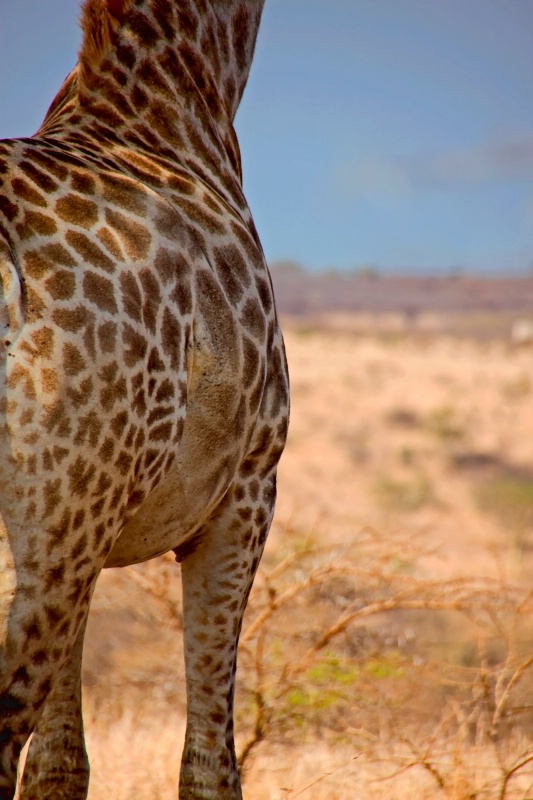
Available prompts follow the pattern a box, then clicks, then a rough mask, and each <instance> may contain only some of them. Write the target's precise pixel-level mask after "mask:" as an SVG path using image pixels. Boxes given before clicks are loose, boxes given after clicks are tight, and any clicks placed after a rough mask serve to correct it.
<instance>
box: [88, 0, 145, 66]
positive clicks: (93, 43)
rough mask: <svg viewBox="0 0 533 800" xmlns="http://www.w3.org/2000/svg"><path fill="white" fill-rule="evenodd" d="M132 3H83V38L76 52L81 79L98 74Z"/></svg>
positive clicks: (129, 0)
mask: <svg viewBox="0 0 533 800" xmlns="http://www.w3.org/2000/svg"><path fill="white" fill-rule="evenodd" d="M133 3H134V0H85V2H84V4H83V6H82V11H81V29H82V33H83V38H82V44H81V49H80V53H79V64H80V72H81V75H82V77H83V78H87V77H88V76H89V75H90V73H91V72H93V73H94V72H97V71H98V68H99V66H100V64H101V63H102V61H103V60H104V59H105V57H106V56H107V55H108V53H109V51H110V50H111V47H112V44H113V40H114V36H115V34H116V32H117V31H118V29H119V28H120V26H121V25H122V24H123V22H124V21H125V19H126V16H127V13H128V11H129V9H130V8H131V6H132V5H133Z"/></svg>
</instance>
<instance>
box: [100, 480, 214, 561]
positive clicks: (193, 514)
mask: <svg viewBox="0 0 533 800" xmlns="http://www.w3.org/2000/svg"><path fill="white" fill-rule="evenodd" d="M206 489H207V487H202V486H201V485H197V486H195V485H194V484H193V485H192V486H189V487H187V486H186V484H185V481H184V480H183V478H182V477H181V476H180V475H179V474H177V473H174V474H172V475H170V476H168V477H167V478H166V479H165V480H164V482H163V483H162V484H160V485H159V486H158V487H157V489H155V490H154V491H153V492H152V493H151V494H150V496H149V497H148V498H147V499H146V500H145V501H144V503H143V504H142V506H141V507H140V508H139V509H138V511H137V512H136V513H135V515H134V516H133V517H132V518H131V519H130V520H129V521H128V522H127V523H126V524H125V526H124V528H123V529H122V532H121V534H120V536H119V537H118V539H117V541H116V542H115V544H114V546H113V548H112V550H111V552H110V553H109V555H108V557H107V560H106V563H105V565H104V566H105V567H125V566H128V565H130V564H139V563H140V562H142V561H148V560H149V559H150V558H156V557H157V556H160V555H162V554H163V553H167V552H168V551H169V550H172V549H174V548H175V547H179V546H180V545H182V544H184V543H185V542H186V541H187V540H188V539H190V538H191V537H192V536H193V535H194V532H195V531H196V530H197V528H198V527H199V526H200V525H201V524H202V522H204V520H205V519H207V517H208V516H209V514H210V513H212V509H213V507H214V506H216V504H217V502H218V500H219V498H217V497H216V496H214V497H213V496H210V495H212V492H209V491H206ZM199 499H201V502H200V503H199V502H198V500H199Z"/></svg>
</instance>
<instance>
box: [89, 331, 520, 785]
mask: <svg viewBox="0 0 533 800" xmlns="http://www.w3.org/2000/svg"><path fill="white" fill-rule="evenodd" d="M287 350H288V356H289V363H290V365H291V373H292V375H291V377H292V388H293V413H292V426H291V434H290V439H289V444H288V448H287V452H286V455H285V456H284V459H283V461H282V465H281V469H280V478H279V504H278V513H277V517H276V520H275V524H274V526H273V530H272V533H271V537H270V540H269V544H268V546H267V552H266V554H265V558H264V560H263V563H262V565H261V568H260V573H259V575H258V579H257V581H256V584H255V586H254V590H253V594H252V597H251V601H250V605H249V609H248V612H247V616H246V621H245V626H244V628H243V635H242V645H241V649H240V656H239V659H240V661H239V687H238V697H237V708H236V716H237V726H236V727H237V731H238V736H239V738H238V742H237V746H238V751H239V753H240V758H241V763H242V766H243V773H244V780H245V782H244V793H245V797H247V798H249V800H252V799H253V800H293V798H300V797H301V798H305V800H333V798H335V800H339V799H340V800H344V799H346V800H349V798H353V797H356V796H357V797H361V798H365V799H366V798H368V799H369V800H373V799H374V798H380V800H381V799H382V798H383V799H384V800H386V798H395V799H396V798H399V799H400V800H401V798H404V797H405V798H407V797H413V796H415V797H417V798H446V800H466V798H471V799H473V798H476V799H479V800H514V798H521V799H522V800H526V799H527V798H532V797H533V761H532V759H533V744H532V741H531V736H530V732H531V729H532V723H533V709H532V708H531V705H532V703H531V698H532V697H533V673H532V670H533V667H532V663H531V655H532V650H531V647H530V645H529V643H530V641H531V638H532V637H531V627H532V626H531V622H530V617H531V610H532V608H531V606H532V598H531V597H530V595H529V593H528V591H529V586H530V585H531V577H532V572H533V560H532V550H531V548H530V535H531V533H532V524H533V522H532V520H531V516H530V514H531V506H530V500H531V495H530V473H529V472H528V470H527V465H528V460H529V461H530V455H531V453H530V447H531V440H532V438H533V414H531V380H530V374H531V369H530V362H531V355H532V354H531V351H530V350H527V348H523V349H516V350H512V349H510V348H509V346H508V345H507V344H506V343H505V342H504V341H500V342H498V341H494V340H493V341H491V342H489V343H482V342H476V341H469V340H466V339H458V338H454V339H451V338H450V339H447V338H445V337H443V336H435V337H431V336H429V335H425V336H424V337H419V338H413V337H411V336H406V335H404V334H402V333H401V332H400V333H399V334H398V335H397V336H396V337H395V338H394V340H392V339H391V338H390V337H385V338H380V336H367V335H361V334H360V333H357V334H354V333H350V332H349V331H346V330H343V329H336V330H330V331H319V330H314V329H312V328H309V329H307V330H305V331H304V332H303V333H302V332H301V331H300V332H298V331H294V332H292V331H290V330H289V331H288V334H287ZM509 481H510V482H511V483H512V484H513V485H512V486H511V487H510V484H509ZM517 481H518V483H519V484H520V486H518V484H517ZM524 487H525V488H524ZM517 498H518V499H517ZM84 678H85V686H86V692H85V706H86V714H85V716H86V721H87V726H86V727H87V740H88V748H89V753H90V759H91V762H92V784H91V791H90V795H89V797H90V800H101V799H102V798H106V800H107V798H109V797H113V798H114V799H115V800H123V798H124V800H126V798H127V799H128V800H129V798H135V800H144V799H145V798H146V800H148V798H149V800H157V798H161V800H166V798H170V797H175V796H176V782H177V775H178V772H179V761H180V756H181V747H182V742H183V711H184V680H183V665H182V651H181V601H180V584H179V570H178V568H177V566H176V564H175V563H174V562H173V560H172V559H170V558H164V559H161V560H158V562H152V563H150V564H146V565H142V566H140V567H135V568H131V569H128V570H122V571H110V572H109V573H106V574H105V575H104V576H103V578H102V581H101V585H100V587H99V590H98V592H97V595H96V598H95V604H94V613H93V617H92V622H91V625H90V629H89V636H88V641H87V648H86V660H85V669H84Z"/></svg>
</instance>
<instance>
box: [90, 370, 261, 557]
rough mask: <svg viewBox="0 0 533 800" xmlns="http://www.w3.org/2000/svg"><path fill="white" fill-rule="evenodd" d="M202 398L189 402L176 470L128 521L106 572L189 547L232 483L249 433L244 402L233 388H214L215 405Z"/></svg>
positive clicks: (204, 397) (251, 426) (250, 426)
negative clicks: (187, 543) (222, 412)
mask: <svg viewBox="0 0 533 800" xmlns="http://www.w3.org/2000/svg"><path fill="white" fill-rule="evenodd" d="M206 394H207V393H206V392H199V393H197V396H196V400H198V399H199V400H200V402H195V401H194V398H193V399H191V402H190V405H189V409H188V412H187V418H186V423H185V430H184V434H183V438H182V440H181V441H180V443H179V446H178V452H177V458H176V462H175V466H173V468H172V471H171V472H170V473H169V474H167V475H166V476H165V478H164V479H163V480H162V481H161V483H160V484H159V485H158V486H157V487H156V488H155V489H154V490H153V491H152V492H150V494H149V495H148V496H147V497H146V499H145V500H144V501H143V503H142V505H141V506H140V507H139V508H138V509H137V510H136V511H135V513H134V514H133V516H131V517H130V518H129V519H128V518H127V519H126V522H125V524H124V527H123V528H122V531H121V533H120V535H119V537H118V539H117V540H116V542H115V544H114V545H113V548H112V550H111V551H110V553H109V555H108V558H107V561H106V563H105V566H106V567H121V566H127V565H129V564H136V563H140V562H141V561H147V560H148V559H150V558H155V557H156V556H159V555H162V554H163V553H166V552H168V551H169V550H173V549H174V548H177V547H180V546H181V545H183V544H185V543H186V542H188V541H189V540H190V539H191V538H192V537H193V536H194V534H195V533H196V531H197V530H198V529H199V528H200V527H201V526H202V524H203V523H204V522H205V521H206V520H207V519H208V518H209V517H210V516H211V515H212V514H213V511H214V510H215V509H216V507H217V505H218V504H219V503H220V501H221V500H222V498H223V497H224V495H225V494H226V492H227V490H228V488H229V487H230V485H231V483H232V482H233V480H234V477H235V473H236V471H237V469H238V466H239V464H240V462H241V460H242V458H243V455H244V450H245V448H246V442H247V441H248V440H249V435H246V433H245V435H244V436H243V432H246V431H249V432H250V433H251V429H252V428H253V423H251V420H250V419H248V417H247V415H246V413H245V412H244V407H245V404H244V402H242V401H241V402H239V400H238V399H237V400H235V398H239V397H240V392H239V391H238V387H237V386H236V385H235V383H233V382H232V383H231V384H228V385H227V386H226V387H225V389H222V387H221V386H220V385H219V386H218V391H215V392H214V395H215V397H216V398H217V402H216V404H215V403H213V402H207V401H208V400H209V398H208V397H206V396H205V395H206ZM198 395H199V397H198ZM229 396H231V397H232V398H233V401H234V402H233V404H232V403H230V402H229V399H228V397H229ZM221 399H222V407H221V403H220V400H221ZM215 405H216V406H217V407H218V408H215ZM232 405H233V406H234V407H233V408H232V407H231V406H232ZM222 409H223V410H224V415H225V419H223V417H222V415H221V411H222ZM243 412H244V413H243ZM243 416H244V418H243ZM239 434H240V435H239Z"/></svg>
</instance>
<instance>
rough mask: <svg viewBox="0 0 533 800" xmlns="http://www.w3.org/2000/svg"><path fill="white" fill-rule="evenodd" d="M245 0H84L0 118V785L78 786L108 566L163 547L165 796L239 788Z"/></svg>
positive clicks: (254, 25) (247, 480)
mask: <svg viewBox="0 0 533 800" xmlns="http://www.w3.org/2000/svg"><path fill="white" fill-rule="evenodd" d="M263 3H264V0H85V2H84V3H83V6H82V12H81V25H82V31H83V37H82V45H81V49H80V52H79V60H78V63H77V65H76V67H75V68H74V70H73V71H72V72H71V73H70V75H69V76H68V77H67V79H66V80H65V82H64V84H63V86H62V87H61V89H60V91H59V93H58V95H57V96H56V98H55V100H54V101H53V103H52V105H51V107H50V109H49V111H48V113H47V115H46V117H45V120H44V122H43V124H42V126H41V127H40V129H39V130H38V132H37V133H36V134H35V136H34V137H32V138H26V139H15V140H4V141H1V142H0V565H1V568H0V800H8V799H11V798H13V796H14V791H15V784H16V773H17V765H18V759H19V754H20V751H21V748H22V747H23V745H24V744H25V742H26V741H27V740H28V738H29V736H30V734H31V733H32V732H33V737H32V740H31V745H30V749H29V753H28V757H27V762H26V766H25V769H24V775H23V777H22V789H21V797H22V798H23V800H30V798H31V800H44V799H45V798H54V800H61V799H62V798H65V800H66V799H67V798H68V800H79V799H80V798H85V797H86V796H87V791H88V780H89V766H88V760H87V755H86V751H85V746H84V743H83V722H82V715H81V699H80V666H81V655H82V649H83V636H84V631H85V624H86V621H87V615H88V610H89V605H90V601H91V596H92V593H93V590H94V586H95V582H96V580H97V577H98V575H99V573H100V571H101V569H103V568H104V567H121V566H125V565H129V564H134V563H139V562H142V561H145V560H147V559H151V558H154V557H156V556H158V555H161V554H163V553H166V552H169V551H174V553H175V555H176V560H177V561H179V562H181V571H182V583H183V615H184V653H185V673H186V692H187V727H186V736H185V744H184V750H183V756H182V763H181V771H180V779H179V797H180V798H181V799H182V800H185V799H188V800H193V799H194V800H214V799H215V798H217V800H236V799H238V798H241V797H242V791H241V787H240V779H239V774H238V769H237V764H236V757H235V748H234V740H233V697H234V683H235V670H236V651H237V643H238V638H239V632H240V627H241V623H242V617H243V613H244V609H245V606H246V603H247V598H248V594H249V591H250V588H251V585H252V581H253V579H254V575H255V572H256V569H257V566H258V563H259V560H260V558H261V555H262V551H263V547H264V543H265V539H266V536H267V533H268V529H269V526H270V523H271V519H272V514H273V510H274V503H275V496H276V470H277V464H278V461H279V458H280V456H281V453H282V451H283V448H284V444H285V439H286V434H287V425H288V401H289V391H288V376H287V366H286V359H285V354H284V346H283V340H282V335H281V332H280V329H279V326H278V320H277V315H276V309H275V303H274V297H273V291H272V284H271V281H270V277H269V273H268V269H267V267H266V264H265V260H264V255H263V252H262V249H261V245H260V242H259V239H258V236H257V233H256V230H255V227H254V224H253V221H252V217H251V214H250V211H249V209H248V206H247V204H246V200H245V198H244V196H243V191H242V175H241V162H240V153H239V147H238V143H237V139H236V136H235V132H234V128H233V120H234V117H235V113H236V110H237V107H238V105H239V102H240V99H241V96H242V93H243V91H244V87H245V84H246V82H247V77H248V73H249V69H250V65H251V60H252V55H253V51H254V47H255V41H256V36H257V32H258V28H259V22H260V18H261V13H262V9H263Z"/></svg>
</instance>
